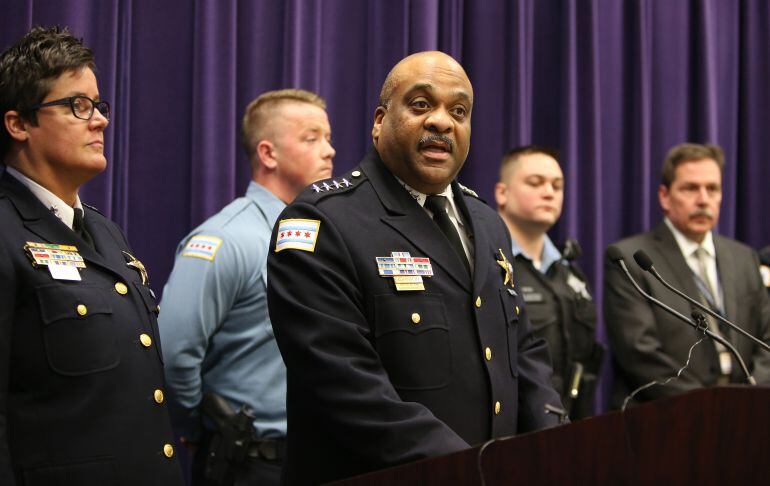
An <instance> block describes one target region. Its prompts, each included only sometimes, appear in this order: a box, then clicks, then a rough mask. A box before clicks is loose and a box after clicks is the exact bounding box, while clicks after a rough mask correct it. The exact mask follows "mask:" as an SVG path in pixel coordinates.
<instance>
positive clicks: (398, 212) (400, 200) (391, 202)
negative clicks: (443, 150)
mask: <svg viewBox="0 0 770 486" xmlns="http://www.w3.org/2000/svg"><path fill="white" fill-rule="evenodd" d="M361 170H363V172H364V173H365V174H366V177H367V179H369V181H370V182H371V184H372V187H373V188H374V190H375V192H376V193H377V196H378V197H379V199H380V201H381V202H382V204H383V205H384V206H385V208H386V209H387V211H388V215H387V216H384V217H382V218H381V220H382V222H383V223H385V224H387V225H388V226H390V227H391V228H393V229H394V230H396V231H397V232H398V233H399V234H401V236H403V237H404V238H405V239H406V240H408V241H409V242H410V243H411V244H413V245H414V246H416V247H417V248H419V249H420V251H422V252H423V253H424V254H425V255H426V256H428V257H429V258H430V259H431V261H432V262H433V263H435V264H436V265H438V266H440V267H441V268H442V269H444V271H445V272H447V273H448V274H449V275H450V277H452V279H453V280H455V281H456V282H457V283H458V284H460V285H461V286H462V287H463V288H465V289H466V290H468V291H469V292H470V291H471V286H470V279H469V277H468V272H467V271H466V270H465V268H464V266H463V263H462V262H461V261H460V257H459V256H458V255H457V254H456V253H455V251H454V249H453V248H452V246H451V245H450V244H449V241H448V240H447V239H446V237H445V236H444V235H443V234H442V233H441V230H439V229H438V227H437V226H436V225H435V223H434V222H433V221H432V220H431V219H430V217H428V214H427V213H426V212H425V210H424V209H423V208H422V207H420V205H419V204H417V202H416V201H415V200H414V199H412V197H411V196H410V195H409V193H408V192H407V191H406V190H405V189H404V188H403V187H401V185H399V183H398V181H397V180H396V178H395V177H393V174H391V173H390V171H388V169H387V168H386V167H385V165H384V164H383V163H382V161H381V160H380V157H379V155H378V154H377V151H376V150H374V148H372V149H371V150H370V151H369V153H368V154H367V155H366V157H364V160H363V161H362V162H361ZM455 200H457V198H455Z"/></svg>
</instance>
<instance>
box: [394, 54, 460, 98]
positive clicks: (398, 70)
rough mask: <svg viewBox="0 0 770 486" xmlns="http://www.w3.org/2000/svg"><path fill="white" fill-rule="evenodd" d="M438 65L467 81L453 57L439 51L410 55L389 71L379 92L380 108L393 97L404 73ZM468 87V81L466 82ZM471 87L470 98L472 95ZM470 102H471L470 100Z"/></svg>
mask: <svg viewBox="0 0 770 486" xmlns="http://www.w3.org/2000/svg"><path fill="white" fill-rule="evenodd" d="M440 63H444V64H445V67H446V68H450V66H451V68H452V69H456V70H458V71H459V72H461V73H462V74H463V76H465V79H468V75H467V74H466V73H465V69H463V67H462V66H461V65H460V63H458V62H457V61H455V60H454V58H453V57H451V56H449V55H447V54H444V53H443V52H441V51H425V52H417V53H414V54H411V55H409V56H407V57H405V58H403V59H402V60H401V61H399V62H398V64H396V65H395V66H393V69H391V70H390V72H389V73H388V75H387V77H386V78H385V82H383V83H382V89H381V90H380V101H379V104H380V106H388V103H390V98H391V96H393V90H394V89H395V87H396V86H397V85H398V84H399V82H400V81H401V78H402V77H403V74H404V73H408V72H410V71H411V70H413V69H414V68H415V67H416V66H417V65H419V64H432V65H433V66H437V65H438V64H440ZM468 84H469V85H470V81H469V82H468ZM472 89H473V88H472V87H471V96H472V95H473V92H472ZM471 101H472V100H471Z"/></svg>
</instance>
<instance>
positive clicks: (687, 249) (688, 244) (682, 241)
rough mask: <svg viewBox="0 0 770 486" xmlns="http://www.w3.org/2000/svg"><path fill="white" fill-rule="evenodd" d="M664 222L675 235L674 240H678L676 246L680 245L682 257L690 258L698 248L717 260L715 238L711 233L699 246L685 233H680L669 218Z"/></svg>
mask: <svg viewBox="0 0 770 486" xmlns="http://www.w3.org/2000/svg"><path fill="white" fill-rule="evenodd" d="M663 221H664V222H665V223H666V226H668V229H670V230H671V233H672V234H673V235H674V239H675V240H676V244H677V245H679V250H680V251H681V252H682V255H684V256H685V257H689V256H690V255H692V254H693V252H694V251H695V250H697V249H698V247H703V249H704V250H705V251H706V253H707V254H708V255H709V256H710V257H712V258H716V256H717V251H716V247H714V236H713V234H712V232H711V231H709V232H708V233H706V236H705V237H704V238H703V242H702V243H700V244H698V243H697V242H695V241H693V240H691V239H689V238H688V237H686V236H685V235H684V233H682V232H681V231H679V230H678V229H677V227H676V226H674V223H672V222H671V220H669V219H668V218H663Z"/></svg>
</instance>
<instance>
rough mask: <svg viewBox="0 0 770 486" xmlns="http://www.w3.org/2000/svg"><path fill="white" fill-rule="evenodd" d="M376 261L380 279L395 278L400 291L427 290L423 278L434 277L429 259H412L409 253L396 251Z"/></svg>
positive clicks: (377, 258)
mask: <svg viewBox="0 0 770 486" xmlns="http://www.w3.org/2000/svg"><path fill="white" fill-rule="evenodd" d="M375 260H376V261H377V272H378V273H379V275H380V277H393V282H394V283H395V284H396V290H398V291H414V290H425V285H424V284H423V281H422V278H423V277H432V276H433V267H432V266H431V264H430V259H429V258H424V257H412V256H411V255H410V254H409V253H408V252H402V251H394V252H391V253H390V256H389V257H375Z"/></svg>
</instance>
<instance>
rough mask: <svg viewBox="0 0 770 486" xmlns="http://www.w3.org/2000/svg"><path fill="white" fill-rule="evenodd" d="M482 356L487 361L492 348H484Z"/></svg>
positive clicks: (489, 359) (490, 355)
mask: <svg viewBox="0 0 770 486" xmlns="http://www.w3.org/2000/svg"><path fill="white" fill-rule="evenodd" d="M484 357H485V358H487V361H491V360H492V348H486V349H485V350H484Z"/></svg>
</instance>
